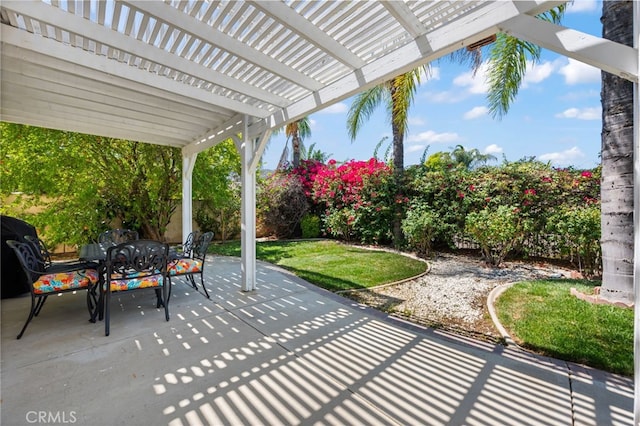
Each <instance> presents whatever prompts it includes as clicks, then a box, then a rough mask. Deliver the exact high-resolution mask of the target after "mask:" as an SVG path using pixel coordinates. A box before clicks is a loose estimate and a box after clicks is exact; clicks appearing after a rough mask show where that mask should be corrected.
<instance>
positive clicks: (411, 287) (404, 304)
mask: <svg viewBox="0 0 640 426" xmlns="http://www.w3.org/2000/svg"><path fill="white" fill-rule="evenodd" d="M429 266H430V268H429V272H428V273H427V274H426V275H424V276H422V277H420V278H418V279H415V280H412V281H408V282H404V283H401V284H396V285H391V286H382V287H377V288H373V289H368V290H358V291H351V292H345V293H342V294H343V295H344V296H346V297H349V298H352V299H354V300H356V301H358V302H360V303H363V304H365V305H369V306H372V307H374V308H376V309H379V310H382V311H385V312H390V313H393V314H394V315H397V316H401V317H404V318H407V319H409V320H411V321H414V322H417V323H421V324H424V325H428V326H432V327H438V328H445V329H450V330H453V331H457V332H463V333H465V334H469V333H470V334H473V335H479V336H481V337H482V336H484V337H487V338H489V339H490V340H494V339H498V338H499V336H500V335H499V333H498V331H497V330H496V329H495V326H494V325H493V323H492V322H491V319H490V317H489V315H488V311H487V306H486V305H487V296H488V294H489V293H490V292H491V290H492V289H494V288H495V287H496V286H499V285H502V284H507V283H512V282H518V281H525V280H530V279H548V278H570V277H571V278H575V277H576V274H575V272H573V271H572V270H570V269H566V268H561V267H557V266H553V265H550V264H547V263H539V262H529V263H525V262H505V264H504V266H502V267H500V268H492V267H489V266H487V265H486V264H485V262H484V261H482V260H481V259H480V258H479V257H473V256H468V255H460V254H451V253H442V254H439V255H437V256H435V257H434V258H433V259H430V260H429Z"/></svg>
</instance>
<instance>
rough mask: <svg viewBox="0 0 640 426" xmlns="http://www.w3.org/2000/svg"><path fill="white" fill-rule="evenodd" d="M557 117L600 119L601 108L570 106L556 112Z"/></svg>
mask: <svg viewBox="0 0 640 426" xmlns="http://www.w3.org/2000/svg"><path fill="white" fill-rule="evenodd" d="M556 117H557V118H577V119H578V120H600V118H602V110H601V109H600V108H569V109H566V110H564V111H562V112H561V113H558V114H556Z"/></svg>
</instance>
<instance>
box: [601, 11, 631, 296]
mask: <svg viewBox="0 0 640 426" xmlns="http://www.w3.org/2000/svg"><path fill="white" fill-rule="evenodd" d="M601 21H602V37H603V38H605V39H608V40H612V41H615V42H618V43H621V44H625V45H627V46H633V2H632V1H610V0H605V1H603V2H602V19H601ZM601 101H602V185H601V200H602V205H601V211H602V213H601V229H602V236H601V242H600V244H601V247H602V271H603V273H602V288H601V292H600V296H601V297H602V298H604V299H607V300H611V301H623V302H626V303H631V302H633V250H634V248H633V235H634V230H633V197H634V192H633V191H634V186H633V83H632V82H630V81H628V80H625V79H622V78H620V77H616V76H614V75H612V74H609V73H607V72H604V71H603V72H602V100H601ZM636 102H637V100H636ZM635 195H636V196H638V194H635Z"/></svg>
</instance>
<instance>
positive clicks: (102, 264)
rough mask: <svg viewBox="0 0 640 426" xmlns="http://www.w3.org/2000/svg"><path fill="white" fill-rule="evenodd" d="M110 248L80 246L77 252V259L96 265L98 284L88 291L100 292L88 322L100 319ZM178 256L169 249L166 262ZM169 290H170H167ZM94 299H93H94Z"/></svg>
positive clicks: (104, 245) (101, 244)
mask: <svg viewBox="0 0 640 426" xmlns="http://www.w3.org/2000/svg"><path fill="white" fill-rule="evenodd" d="M110 247H114V244H113V243H90V244H85V245H83V246H80V249H79V250H78V257H79V258H80V260H83V261H91V262H96V263H98V282H97V283H96V285H94V286H93V288H91V289H89V291H90V292H93V294H94V296H95V295H96V287H97V290H99V291H100V294H99V296H98V297H97V303H96V306H95V308H94V309H93V310H92V312H91V318H90V319H89V321H91V322H96V318H97V317H98V316H99V319H100V320H101V319H102V313H103V309H102V308H103V306H104V282H105V280H104V278H105V273H106V267H107V265H106V260H107V251H108V250H109V248H110ZM179 257H180V255H179V254H178V253H177V252H176V250H175V249H173V248H170V249H169V258H168V260H169V261H170V262H171V261H173V260H175V259H177V258H179ZM169 289H170V288H169ZM170 296H171V291H169V297H170ZM94 299H95V297H94Z"/></svg>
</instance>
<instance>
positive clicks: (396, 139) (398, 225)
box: [391, 84, 404, 248]
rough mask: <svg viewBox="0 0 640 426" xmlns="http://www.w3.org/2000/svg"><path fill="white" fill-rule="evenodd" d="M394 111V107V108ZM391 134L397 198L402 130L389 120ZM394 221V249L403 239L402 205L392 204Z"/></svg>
mask: <svg viewBox="0 0 640 426" xmlns="http://www.w3.org/2000/svg"><path fill="white" fill-rule="evenodd" d="M395 90H396V88H395V86H394V85H393V84H392V85H391V99H392V102H393V99H395V97H394V91H395ZM394 110H395V107H394ZM391 121H392V123H391V132H392V133H393V176H394V180H395V187H396V191H398V193H397V194H396V195H397V196H398V197H400V196H402V194H400V189H401V188H402V187H403V186H402V183H403V177H404V129H401V128H400V126H399V125H398V124H397V123H395V122H394V120H391ZM394 206H395V208H394V219H393V245H394V247H396V248H400V247H402V243H403V238H402V215H403V214H404V209H403V206H402V203H395V204H394Z"/></svg>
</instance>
